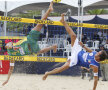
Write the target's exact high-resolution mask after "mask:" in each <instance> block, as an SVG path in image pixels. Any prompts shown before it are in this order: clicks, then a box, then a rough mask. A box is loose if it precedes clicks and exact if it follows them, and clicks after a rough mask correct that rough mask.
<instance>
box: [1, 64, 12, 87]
mask: <svg viewBox="0 0 108 90" xmlns="http://www.w3.org/2000/svg"><path fill="white" fill-rule="evenodd" d="M12 64H14V63H12ZM13 69H14V65H12V66H10V69H9V72H8V77H7V80H6V81H5V82H3V84H2V86H4V85H5V84H7V83H8V81H9V79H10V77H11V74H12V72H13Z"/></svg>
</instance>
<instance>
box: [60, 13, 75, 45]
mask: <svg viewBox="0 0 108 90" xmlns="http://www.w3.org/2000/svg"><path fill="white" fill-rule="evenodd" d="M64 15H65V14H64V13H63V14H61V20H60V22H61V23H62V24H63V25H64V27H65V29H66V31H67V32H68V34H69V35H70V37H71V45H72V46H73V45H74V42H75V40H76V34H75V33H74V32H73V30H72V29H71V27H69V25H68V24H67V22H66V21H65V20H64Z"/></svg>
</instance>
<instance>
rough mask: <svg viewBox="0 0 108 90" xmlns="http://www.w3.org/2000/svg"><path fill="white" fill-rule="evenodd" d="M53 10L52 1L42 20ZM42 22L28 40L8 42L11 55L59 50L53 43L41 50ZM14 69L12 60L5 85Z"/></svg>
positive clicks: (7, 46)
mask: <svg viewBox="0 0 108 90" xmlns="http://www.w3.org/2000/svg"><path fill="white" fill-rule="evenodd" d="M52 11H53V2H51V3H50V6H49V9H48V10H47V11H46V13H45V15H44V16H43V17H42V20H46V19H47V17H48V15H49V14H50V12H52ZM42 26H43V25H42V24H37V25H36V26H35V27H34V28H33V29H32V30H31V31H30V33H29V35H28V36H27V40H20V41H19V42H18V43H12V42H9V43H7V44H6V46H5V47H6V48H7V51H8V54H9V55H10V56H24V55H30V54H32V53H37V54H41V53H45V52H48V51H50V50H53V52H54V53H55V52H56V51H57V45H52V46H50V47H46V48H45V49H42V50H40V48H39V45H38V43H37V41H38V38H39V35H40V31H41V28H42ZM13 69H14V61H11V63H10V69H9V72H8V77H7V80H6V81H5V82H4V83H3V84H2V85H3V86H4V85H5V84H7V83H8V81H9V79H10V76H11V74H12V72H13Z"/></svg>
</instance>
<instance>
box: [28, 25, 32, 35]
mask: <svg viewBox="0 0 108 90" xmlns="http://www.w3.org/2000/svg"><path fill="white" fill-rule="evenodd" d="M32 28H33V25H32V23H31V24H30V25H29V26H28V27H27V29H28V30H27V34H29V32H30V31H31V30H32Z"/></svg>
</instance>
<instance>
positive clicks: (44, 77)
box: [42, 72, 48, 80]
mask: <svg viewBox="0 0 108 90" xmlns="http://www.w3.org/2000/svg"><path fill="white" fill-rule="evenodd" d="M47 76H48V72H45V74H44V76H43V78H42V79H43V80H46V78H47Z"/></svg>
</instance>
